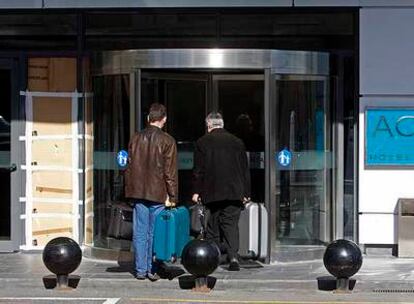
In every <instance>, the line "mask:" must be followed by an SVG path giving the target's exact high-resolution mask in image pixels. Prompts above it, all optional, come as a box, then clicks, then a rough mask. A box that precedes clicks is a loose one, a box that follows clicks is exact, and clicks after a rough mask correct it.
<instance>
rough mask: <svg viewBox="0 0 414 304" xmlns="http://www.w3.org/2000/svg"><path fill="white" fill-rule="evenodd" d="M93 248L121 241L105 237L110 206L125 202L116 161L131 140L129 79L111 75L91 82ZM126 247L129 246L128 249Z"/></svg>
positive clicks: (112, 244)
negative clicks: (92, 120)
mask: <svg viewBox="0 0 414 304" xmlns="http://www.w3.org/2000/svg"><path fill="white" fill-rule="evenodd" d="M93 92H94V100H93V117H94V124H95V126H96V127H95V128H94V154H93V166H94V171H93V172H94V174H93V185H94V188H93V191H94V208H93V212H94V230H93V231H94V245H95V246H97V247H110V248H119V247H120V246H122V245H123V244H122V242H119V241H116V240H113V239H110V238H107V237H106V235H107V230H108V226H109V225H108V224H109V223H108V222H109V215H110V209H111V205H112V204H113V203H114V202H117V201H123V200H125V196H124V178H123V174H122V170H123V169H121V168H120V167H119V166H118V164H117V162H116V154H117V153H118V151H119V150H127V149H128V142H129V137H130V134H129V133H130V130H129V126H130V124H129V117H130V100H129V76H128V75H113V76H103V77H96V78H94V80H93ZM128 248H129V247H128Z"/></svg>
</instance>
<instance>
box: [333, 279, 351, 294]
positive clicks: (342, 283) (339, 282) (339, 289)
mask: <svg viewBox="0 0 414 304" xmlns="http://www.w3.org/2000/svg"><path fill="white" fill-rule="evenodd" d="M334 293H342V294H343V293H351V290H350V288H349V278H337V279H336V289H335V290H334Z"/></svg>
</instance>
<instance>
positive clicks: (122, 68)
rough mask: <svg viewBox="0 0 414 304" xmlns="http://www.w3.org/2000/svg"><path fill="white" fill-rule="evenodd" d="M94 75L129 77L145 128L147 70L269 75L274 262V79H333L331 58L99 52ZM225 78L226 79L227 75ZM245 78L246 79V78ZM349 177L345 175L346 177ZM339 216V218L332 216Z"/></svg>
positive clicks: (239, 52) (268, 184) (280, 53)
mask: <svg viewBox="0 0 414 304" xmlns="http://www.w3.org/2000/svg"><path fill="white" fill-rule="evenodd" d="M92 62H93V65H92V67H93V68H92V75H94V76H99V75H116V74H129V75H130V76H131V77H130V81H131V85H134V87H135V88H134V89H131V93H132V94H131V100H132V101H134V103H135V105H136V108H135V116H136V121H137V125H138V126H139V125H141V122H140V115H138V113H139V109H140V106H141V92H140V80H141V73H142V70H143V69H152V70H160V72H162V70H165V69H179V70H183V71H185V70H188V71H189V72H190V73H191V70H195V69H197V70H206V69H207V70H208V71H209V72H212V73H213V74H214V73H215V72H217V73H219V72H220V71H226V72H229V71H234V73H239V72H242V73H246V74H249V73H250V72H251V73H250V74H253V73H254V72H253V71H256V72H257V71H263V74H264V111H265V113H264V114H265V141H266V142H265V201H266V202H265V204H266V207H267V208H268V211H269V231H270V232H269V234H268V235H269V241H268V244H269V246H268V248H269V252H268V258H267V261H266V262H269V261H270V256H271V250H272V249H273V248H275V246H274V245H275V243H276V236H275V233H276V229H275V228H276V206H275V199H276V198H275V197H273V198H272V193H274V191H273V192H272V185H274V184H275V178H276V165H275V162H274V158H273V157H272V156H271V154H272V151H274V148H275V147H276V143H275V141H276V135H277V133H276V132H278V131H277V130H275V126H276V124H275V121H276V120H277V115H278V113H277V112H275V111H274V110H275V103H274V102H272V101H273V100H274V99H273V98H272V96H274V94H275V92H274V90H275V89H277V88H273V87H275V86H273V85H272V75H274V74H277V75H286V74H288V75H323V76H329V54H328V53H321V52H308V51H286V50H258V49H142V50H126V51H106V52H99V53H95V54H94V55H93V57H92ZM239 75H240V74H239ZM223 76H224V77H225V75H223ZM240 77H243V75H241V76H240ZM342 173H343V172H339V174H342ZM331 216H333V215H331Z"/></svg>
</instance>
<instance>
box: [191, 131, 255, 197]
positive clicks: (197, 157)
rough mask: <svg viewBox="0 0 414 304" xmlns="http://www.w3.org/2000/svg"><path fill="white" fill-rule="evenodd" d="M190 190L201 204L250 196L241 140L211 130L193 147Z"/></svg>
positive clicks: (244, 151) (223, 132)
mask: <svg viewBox="0 0 414 304" xmlns="http://www.w3.org/2000/svg"><path fill="white" fill-rule="evenodd" d="M193 186H194V189H193V190H194V193H198V194H200V195H201V198H202V200H203V203H210V202H215V201H222V200H242V199H243V197H250V170H249V167H248V162H247V155H246V149H245V147H244V144H243V142H242V141H241V140H240V139H239V138H237V137H236V136H234V135H232V134H230V133H229V132H227V131H226V130H225V129H214V130H212V131H211V132H210V133H208V134H206V135H204V136H203V137H201V138H200V139H199V140H198V141H197V143H196V147H195V153H194V171H193Z"/></svg>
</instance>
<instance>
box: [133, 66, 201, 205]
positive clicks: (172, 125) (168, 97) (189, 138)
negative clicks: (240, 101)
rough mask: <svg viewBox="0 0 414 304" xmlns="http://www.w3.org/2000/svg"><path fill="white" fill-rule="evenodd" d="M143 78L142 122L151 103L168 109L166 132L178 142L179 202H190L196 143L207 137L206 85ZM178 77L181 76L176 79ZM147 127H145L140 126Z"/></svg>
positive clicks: (193, 81)
mask: <svg viewBox="0 0 414 304" xmlns="http://www.w3.org/2000/svg"><path fill="white" fill-rule="evenodd" d="M173 76H174V74H170V77H168V79H162V78H151V77H150V76H145V75H144V76H143V77H142V79H141V85H142V88H141V107H142V111H141V115H142V116H141V118H142V119H141V121H142V122H146V121H147V119H146V117H147V115H148V110H149V107H150V105H151V103H153V102H155V101H158V102H159V103H162V104H165V105H166V107H167V126H166V128H165V131H166V132H168V133H169V134H170V135H171V136H173V137H174V138H175V140H176V141H177V148H178V179H179V180H178V182H179V189H178V191H179V201H180V203H181V204H188V203H189V202H190V201H191V194H192V192H191V191H192V185H191V176H192V169H193V153H194V142H195V141H196V140H197V139H198V138H199V137H201V136H202V135H203V134H204V131H205V127H204V119H205V109H206V84H207V83H206V81H203V80H187V79H183V80H174V79H172V78H173ZM177 77H178V76H177ZM141 127H144V126H141Z"/></svg>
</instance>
